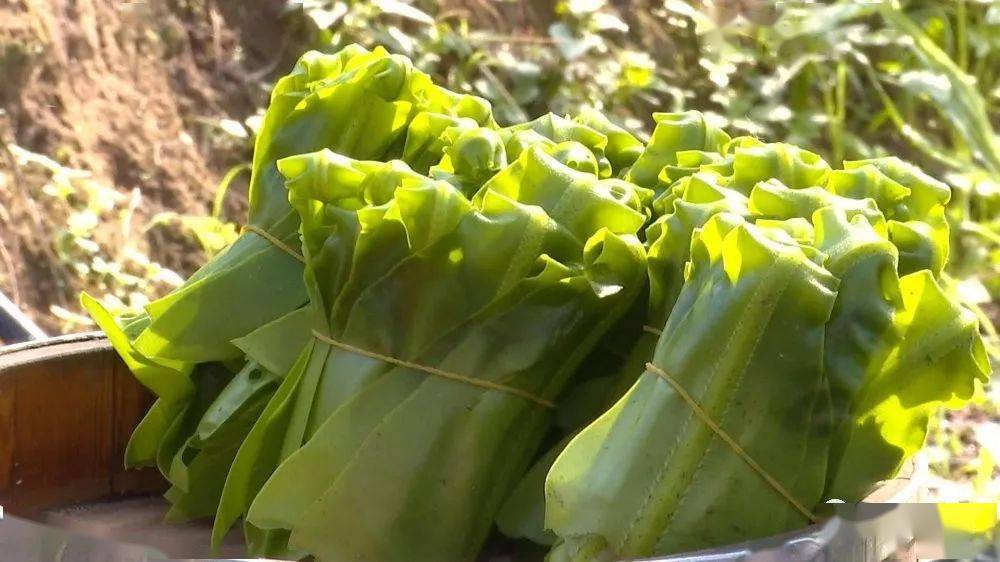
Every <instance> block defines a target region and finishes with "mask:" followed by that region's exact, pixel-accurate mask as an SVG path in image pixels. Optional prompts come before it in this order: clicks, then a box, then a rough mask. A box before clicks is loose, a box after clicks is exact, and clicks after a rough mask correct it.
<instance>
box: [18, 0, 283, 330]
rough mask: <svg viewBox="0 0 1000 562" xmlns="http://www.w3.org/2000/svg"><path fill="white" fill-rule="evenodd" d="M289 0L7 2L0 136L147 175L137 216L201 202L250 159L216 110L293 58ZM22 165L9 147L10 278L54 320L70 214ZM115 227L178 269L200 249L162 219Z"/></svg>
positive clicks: (114, 180)
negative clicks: (56, 255) (58, 256)
mask: <svg viewBox="0 0 1000 562" xmlns="http://www.w3.org/2000/svg"><path fill="white" fill-rule="evenodd" d="M283 4H284V3H283V2H282V1H280V0H278V1H243V0H228V1H227V0H219V1H205V0H190V1H179V0H177V1H173V0H167V1H150V2H118V1H110V0H13V1H8V2H6V3H0V77H2V78H3V79H2V80H0V109H2V111H3V114H2V115H0V135H2V139H3V141H4V142H5V143H14V144H16V145H18V146H21V147H24V148H26V149H28V150H31V151H33V152H37V153H40V154H44V155H47V156H50V157H52V158H54V159H56V160H57V161H59V162H60V163H62V164H65V165H68V166H72V167H74V168H81V169H83V170H88V171H90V172H91V173H92V175H93V177H94V179H95V180H97V181H99V182H104V183H106V184H109V185H113V186H115V187H116V188H117V189H118V190H119V191H121V192H122V193H128V192H129V191H130V190H132V189H133V188H136V187H138V188H139V189H140V190H141V192H142V196H143V204H142V206H141V208H139V209H138V211H137V217H136V220H135V221H134V222H135V223H136V224H143V223H144V219H146V218H148V217H149V216H152V215H153V214H154V213H156V212H158V211H161V210H164V209H169V210H173V211H177V212H180V213H194V214H204V213H206V212H207V210H208V207H209V205H210V203H211V200H212V198H213V196H214V190H215V186H216V185H217V183H218V181H219V178H220V177H221V176H222V174H223V173H224V172H225V171H226V170H227V169H228V168H230V167H231V166H232V165H234V164H237V163H240V162H243V161H246V160H247V159H248V158H249V151H248V147H247V143H246V142H236V141H234V139H233V138H232V137H230V136H228V135H225V134H223V133H221V131H220V130H219V128H218V125H217V123H218V122H219V119H221V118H229V119H234V120H237V121H240V120H242V119H244V118H245V117H247V116H248V115H250V114H251V113H253V111H254V110H255V108H258V107H260V106H261V105H263V104H264V102H265V101H266V89H265V84H266V79H267V78H268V77H269V76H271V75H273V74H274V73H275V72H278V71H281V70H284V66H287V65H289V64H291V59H290V57H291V56H293V55H289V54H286V53H289V52H290V51H291V49H288V48H287V47H288V45H287V44H286V43H287V39H285V37H287V36H288V33H287V30H286V29H285V26H284V24H283V22H284V21H285V20H284V19H283V18H282V17H281V9H282V5H283ZM276 22H278V23H277V24H276ZM13 167H14V166H13V159H12V157H11V155H10V154H7V153H6V151H4V153H0V172H2V171H3V170H6V171H7V172H8V174H9V175H10V177H12V178H13V182H12V183H13V184H14V185H5V186H3V189H0V241H2V245H0V258H3V259H2V260H0V289H2V290H3V291H4V292H5V293H6V294H8V295H10V296H12V298H14V299H15V300H17V301H18V302H19V304H20V305H21V306H22V308H25V309H26V310H28V311H29V313H31V314H32V315H33V316H34V317H35V318H37V319H38V321H39V323H40V324H42V325H43V327H45V328H48V329H50V330H53V329H54V327H55V325H54V323H53V322H52V321H51V320H50V319H49V318H48V316H49V315H48V307H49V304H51V303H53V302H55V303H60V302H67V301H71V300H73V299H75V293H76V291H77V290H78V289H79V287H73V286H70V285H72V282H71V281H67V279H66V278H65V277H66V276H63V275H60V273H59V271H58V269H59V268H58V267H53V266H52V264H51V263H50V262H51V261H52V259H53V256H52V249H51V248H50V246H51V244H52V242H51V241H52V239H53V237H54V236H56V235H57V231H58V229H59V228H60V227H61V225H60V224H56V223H57V222H58V219H59V218H58V217H52V216H48V215H47V212H46V209H45V208H44V205H40V204H39V203H38V202H37V201H38V200H39V199H44V198H42V197H40V196H39V194H38V193H37V190H38V189H40V184H41V183H43V182H42V181H36V180H37V179H36V178H32V177H30V176H29V177H24V176H25V174H24V173H20V174H19V173H17V172H18V171H17V170H13V169H12V168H13ZM7 183H11V182H7ZM240 197H241V196H240V194H239V193H238V190H237V193H236V194H234V197H233V199H234V202H231V203H232V204H234V205H235V206H237V207H238V206H239V199H240ZM116 235H125V236H140V237H157V238H156V239H152V240H145V243H146V246H147V247H149V248H152V257H153V258H154V259H156V260H158V261H160V262H161V263H162V264H163V265H165V266H167V267H169V268H172V269H175V270H177V271H178V272H180V273H182V274H183V273H189V272H190V270H191V269H192V268H193V267H195V266H196V265H197V263H198V262H199V261H200V260H201V257H200V255H198V253H197V251H191V249H190V248H185V247H184V244H188V243H187V242H184V241H183V238H182V237H180V236H178V237H177V239H176V240H172V239H164V238H167V237H171V238H172V235H171V234H170V233H169V231H167V230H166V229H154V230H151V231H149V232H148V233H143V232H142V231H141V230H138V231H137V232H128V233H108V236H116ZM150 242H152V243H150ZM11 270H13V272H12V271H11ZM12 273H13V275H12ZM53 292H55V293H57V294H56V295H55V297H56V298H53Z"/></svg>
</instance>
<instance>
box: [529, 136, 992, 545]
mask: <svg viewBox="0 0 1000 562" xmlns="http://www.w3.org/2000/svg"><path fill="white" fill-rule="evenodd" d="M654 138H655V135H654ZM704 160H705V161H707V162H709V163H708V164H706V165H704V166H701V167H699V171H697V172H694V173H693V174H692V175H683V176H681V177H680V178H679V179H677V180H676V181H675V182H673V183H672V184H671V185H670V186H669V187H668V188H667V189H666V190H665V191H663V194H662V195H661V196H660V197H659V198H658V200H657V202H654V207H655V206H657V204H659V205H660V208H662V209H663V210H664V212H665V213H666V214H664V215H663V216H661V217H660V218H658V219H657V220H656V221H655V222H654V223H653V225H652V226H651V227H650V228H649V229H648V230H647V239H648V240H649V241H650V242H649V245H650V251H649V260H648V262H649V274H650V283H651V293H650V301H649V303H650V315H649V321H650V322H655V321H657V320H659V321H660V323H656V324H652V325H651V327H650V328H651V329H650V331H652V332H655V333H661V335H660V337H659V339H658V342H657V343H656V347H655V351H652V352H651V353H650V349H649V348H648V347H646V346H644V345H643V344H644V343H648V341H647V342H643V340H639V342H638V343H637V345H636V348H635V349H634V351H635V353H637V354H639V355H640V357H641V356H643V355H644V356H646V357H647V358H648V359H647V360H649V361H650V362H649V363H648V364H647V365H646V366H645V367H644V368H641V367H640V368H636V364H637V363H639V361H641V358H639V357H633V358H630V360H629V361H627V362H626V363H625V368H624V370H623V372H622V374H621V376H622V377H624V378H625V380H635V378H634V377H635V376H639V378H638V380H637V381H636V382H635V384H633V385H632V386H631V388H628V390H627V392H625V394H624V396H622V397H621V398H620V399H619V400H618V401H617V402H616V403H615V404H614V405H613V406H612V407H611V408H610V409H608V410H607V411H606V412H604V413H603V414H601V416H600V417H599V418H598V419H597V420H596V421H594V422H593V423H591V424H590V425H588V426H587V427H585V428H584V429H583V430H582V431H581V432H580V433H579V434H578V435H577V436H576V437H575V438H574V439H573V440H572V441H570V442H569V444H568V445H567V446H566V448H565V450H564V451H562V453H560V454H559V456H558V457H557V458H556V459H555V461H554V463H553V465H552V467H551V469H550V470H549V471H548V475H547V480H546V483H545V526H546V527H547V528H549V529H552V530H553V531H554V532H555V534H556V536H557V537H558V543H557V545H556V547H555V549H554V550H553V552H552V554H551V555H550V559H551V560H554V561H559V560H567V561H568V560H573V561H583V560H606V559H620V558H633V557H642V556H648V555H652V554H665V553H674V552H681V551H685V550H694V549H698V548H704V547H707V546H712V545H718V544H725V543H731V542H737V541H741V540H746V539H749V538H756V537H761V536H767V535H770V534H775V533H778V532H781V531H785V530H789V529H793V528H796V527H800V526H803V525H805V524H807V523H809V522H810V520H814V519H815V512H816V511H818V510H819V509H821V504H822V503H824V502H825V501H827V500H829V499H842V500H847V501H858V500H860V499H862V498H863V497H864V496H865V495H867V493H868V492H870V490H871V488H872V487H873V486H874V485H875V484H877V483H878V482H879V481H882V480H885V479H889V478H891V477H892V476H893V475H894V474H895V473H896V472H897V471H898V470H899V468H900V467H901V465H902V464H903V462H904V461H905V459H906V458H908V457H909V456H910V455H912V454H913V453H915V452H916V450H917V449H918V448H919V447H921V446H922V444H923V441H924V438H925V436H926V430H927V422H928V416H929V415H930V414H931V413H932V412H933V411H934V410H935V408H937V407H939V406H940V405H942V404H947V405H950V406H959V405H961V404H962V403H963V402H964V401H967V400H968V399H970V398H971V397H972V395H973V393H974V391H975V388H976V384H977V382H980V381H985V380H986V378H987V376H988V373H989V365H988V363H987V360H986V356H985V352H984V349H983V345H982V341H981V340H980V337H979V334H978V329H977V322H976V319H975V316H974V315H973V314H972V313H971V312H969V311H967V310H965V309H963V308H962V307H960V306H959V305H958V304H957V303H956V302H955V300H954V298H953V297H950V296H949V295H947V294H946V293H945V291H944V290H943V289H942V287H941V284H940V275H941V270H942V267H943V265H944V261H945V260H946V256H947V249H948V244H947V241H948V232H947V223H945V222H944V221H943V205H944V203H946V202H947V200H948V196H949V192H948V189H947V187H946V186H944V185H943V184H941V183H940V182H937V181H936V180H933V179H932V178H929V177H928V176H926V175H924V174H922V173H921V172H920V171H919V170H917V169H915V168H913V167H911V166H909V165H906V164H905V163H903V162H901V161H899V160H896V159H883V160H872V161H862V162H848V163H846V164H845V168H844V169H843V170H832V169H830V168H829V167H828V166H827V165H826V164H825V163H824V162H823V161H822V160H820V159H818V157H816V156H815V155H813V154H811V153H807V152H805V151H802V150H801V149H797V148H795V147H791V146H787V145H781V144H763V143H760V142H759V141H755V140H753V139H734V140H732V141H730V142H729V143H728V146H725V147H724V148H723V149H722V151H721V153H720V154H718V155H716V156H714V157H710V158H704ZM640 161H641V159H640ZM666 172H667V168H664V173H663V174H661V179H662V176H663V175H665V174H666ZM671 173H676V172H671ZM705 185H711V186H712V187H711V189H710V190H709V189H706V188H705V187H698V186H705ZM693 188H696V189H694V190H693ZM692 203H694V205H692ZM697 211H701V212H700V213H699V212H697ZM706 218H707V222H706ZM678 225H688V228H683V227H680V226H678ZM688 243H689V244H690V254H689V257H688V254H686V252H685V251H684V250H683V249H682V248H685V244H688ZM666 244H669V245H672V246H674V249H673V250H671V251H667V252H663V251H662V246H663V245H666ZM661 255H665V256H669V257H668V258H667V262H666V263H672V261H671V258H679V259H681V260H688V261H687V263H686V265H685V269H684V272H683V275H680V274H679V273H678V271H677V269H676V268H675V267H667V268H663V267H658V265H659V264H662V263H664V262H662V261H661V259H662V258H660V257H658V256H661ZM664 305H665V306H664ZM762 514H766V516H762Z"/></svg>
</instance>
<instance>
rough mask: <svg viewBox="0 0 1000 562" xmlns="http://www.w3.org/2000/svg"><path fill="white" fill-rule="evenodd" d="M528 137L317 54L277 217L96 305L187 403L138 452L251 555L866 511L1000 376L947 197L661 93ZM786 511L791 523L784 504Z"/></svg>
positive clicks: (267, 215)
mask: <svg viewBox="0 0 1000 562" xmlns="http://www.w3.org/2000/svg"><path fill="white" fill-rule="evenodd" d="M654 119H655V121H656V123H657V127H656V129H655V131H654V133H653V135H652V137H651V139H650V140H649V142H648V143H643V142H641V141H640V140H638V139H637V138H636V137H635V136H633V135H631V134H630V133H629V132H628V131H626V130H624V129H622V128H621V127H619V126H617V125H615V124H613V123H612V122H611V121H610V120H608V119H607V118H606V117H604V116H603V115H601V114H599V113H596V112H589V113H586V114H583V115H580V116H577V117H575V118H570V117H560V116H556V115H546V116H543V117H541V118H539V119H536V120H534V121H530V122H525V123H520V124H516V125H513V126H510V127H504V128H501V127H499V126H498V125H497V124H496V122H495V121H494V119H493V117H492V114H491V110H490V106H489V104H487V103H486V102H484V101H483V100H481V99H478V98H475V97H472V96H467V95H461V94H457V93H454V92H450V91H447V90H444V89H442V88H440V87H438V86H435V85H434V84H433V83H432V82H431V81H430V79H429V78H428V77H427V76H426V75H424V74H422V73H421V72H419V71H417V70H414V69H413V67H412V65H411V64H410V62H409V61H408V60H407V59H405V58H402V57H397V56H391V55H389V54H388V53H386V52H385V51H383V50H375V51H373V52H369V51H366V50H364V49H361V48H359V47H353V46H352V47H348V48H346V49H344V50H343V51H341V52H339V53H336V54H333V55H320V54H316V53H309V54H306V55H305V56H304V57H303V59H302V60H301V61H300V62H299V64H298V65H297V66H296V68H295V70H293V72H292V73H291V74H290V75H288V76H286V77H285V78H283V79H282V80H281V81H280V82H279V83H278V84H277V86H276V88H275V92H274V94H273V96H272V102H271V106H270V108H269V109H268V112H267V115H266V116H265V119H264V126H263V128H262V130H261V134H260V136H259V138H258V140H257V145H256V147H255V153H254V164H253V175H252V178H251V187H250V189H251V206H250V213H249V217H248V220H247V224H248V226H247V228H246V229H245V230H244V231H243V233H242V234H241V236H240V237H239V238H238V239H237V240H236V242H235V243H234V244H233V245H232V246H231V247H229V248H228V249H227V250H225V251H224V252H222V253H220V254H219V255H217V256H216V257H215V258H214V259H213V260H212V261H210V262H209V263H207V264H206V265H205V266H204V267H203V268H202V269H201V270H199V271H198V272H197V273H196V274H194V275H193V276H192V277H191V279H189V280H188V281H187V282H186V283H185V284H184V285H183V286H182V287H180V288H179V289H178V290H177V291H175V292H174V293H172V294H170V295H168V296H167V297H165V298H163V299H160V300H158V301H155V302H153V303H152V304H150V306H149V307H148V308H147V313H146V314H144V315H142V316H140V317H136V318H125V319H116V318H113V317H112V316H111V315H110V314H108V313H107V312H106V311H105V310H104V309H102V308H101V307H100V305H99V304H98V303H97V302H96V301H95V300H93V299H91V298H90V297H88V296H86V295H84V297H83V301H84V304H85V306H86V307H87V309H88V310H89V311H90V312H91V314H92V315H93V317H94V318H95V320H96V321H97V322H98V323H99V324H100V325H101V327H102V328H103V329H104V330H105V331H106V332H107V334H108V336H109V339H110V340H111V342H112V344H113V345H114V346H115V348H116V350H117V351H118V352H119V353H120V354H121V355H122V357H123V358H124V360H125V361H126V363H127V364H128V365H129V367H130V368H131V369H132V370H133V372H134V373H135V375H136V377H137V378H138V379H139V380H140V381H141V382H142V383H143V384H144V385H145V386H147V387H148V388H149V389H150V390H151V391H152V392H153V393H154V394H155V395H156V396H157V401H156V402H155V404H154V405H153V406H152V408H151V409H150V411H149V413H148V414H147V415H146V417H145V418H144V419H143V421H142V422H141V424H140V425H139V427H137V428H136V430H135V433H134V435H133V436H132V439H131V441H130V443H129V447H128V450H127V453H126V455H127V458H126V462H127V463H128V464H129V465H130V466H142V465H156V466H157V467H158V468H159V470H160V471H161V472H162V473H163V475H164V476H165V477H166V479H167V480H168V481H169V483H170V485H171V486H170V489H169V491H168V492H167V493H166V497H167V499H168V500H169V501H170V503H171V505H172V508H171V511H170V512H169V515H168V517H169V518H171V519H174V520H188V519H194V518H202V517H212V516H214V518H215V527H214V531H213V541H214V542H215V544H218V543H219V541H221V540H222V538H223V537H224V536H225V535H226V533H227V532H228V531H229V530H230V529H231V528H232V526H233V525H234V524H236V523H237V522H238V521H240V520H242V521H243V531H244V535H245V537H246V541H247V545H248V550H249V551H250V552H251V553H252V554H255V555H263V556H269V557H285V558H300V557H304V556H309V555H311V556H314V557H315V558H316V559H318V560H326V561H341V560H345V561H346V560H358V559H364V560H380V561H390V562H391V561H396V560H398V561H403V560H406V561H412V560H417V561H419V560H428V561H430V560H434V561H442V560H444V561H447V560H455V561H458V560H469V559H473V558H474V557H475V556H476V553H477V552H478V551H479V550H480V548H481V547H482V545H483V543H484V541H485V540H486V538H487V536H488V535H489V533H490V531H491V529H492V528H493V524H494V521H495V520H496V521H497V522H498V524H499V527H500V529H501V531H503V532H504V533H506V534H508V535H509V536H513V537H527V538H531V539H533V540H536V541H538V542H543V543H546V544H553V543H554V544H555V547H554V550H553V551H552V554H551V557H552V559H553V560H581V561H583V560H603V559H606V558H609V557H617V558H622V557H635V556H646V555H653V554H660V553H668V552H676V551H681V550H685V549H693V548H700V547H706V546H712V545H716V544H719V543H724V542H730V541H736V540H744V539H748V538H754V537H758V536H762V535H766V534H770V533H775V532H779V531H782V530H785V529H788V528H792V527H795V526H798V525H801V524H804V523H805V522H807V521H808V519H809V517H810V516H811V515H812V513H813V511H816V510H817V506H819V505H820V504H821V503H822V502H824V501H825V500H828V499H831V498H839V499H845V500H854V499H859V498H860V497H862V496H863V495H864V494H865V493H866V492H867V491H868V490H869V489H870V488H871V487H872V486H873V485H875V484H876V483H877V482H878V481H881V480H884V479H886V478H890V477H892V476H893V475H894V474H895V472H896V471H897V470H899V468H900V466H901V465H902V463H903V462H904V461H905V460H906V458H907V457H908V456H909V455H912V454H913V452H914V451H915V450H916V448H917V447H919V446H920V445H921V443H922V441H923V437H924V435H925V433H926V426H927V419H928V416H929V414H930V413H931V412H932V411H933V409H934V408H936V407H938V406H940V405H941V404H945V405H948V406H955V405H960V404H961V403H963V401H966V400H968V399H969V398H970V397H971V396H972V393H973V391H974V389H975V387H976V384H977V381H981V380H985V378H986V373H987V372H988V365H987V364H986V359H985V356H984V352H983V347H982V342H981V341H980V339H979V335H978V331H977V324H976V319H975V316H974V315H972V314H971V313H969V312H968V311H966V310H964V309H962V308H961V307H960V306H959V305H958V304H956V301H955V299H954V298H953V297H952V296H951V295H950V294H948V293H947V292H945V291H944V290H943V289H942V288H941V280H942V268H943V267H944V265H945V263H946V261H947V257H948V251H949V232H948V228H949V227H948V223H947V222H946V221H945V220H944V210H943V209H944V207H943V206H944V204H945V203H947V201H948V198H949V196H950V192H949V190H948V188H947V187H946V186H945V185H944V184H942V183H940V182H938V181H936V180H934V179H933V178H930V177H928V176H926V175H925V174H923V173H922V172H920V171H919V170H918V169H916V168H914V167H912V166H910V165H908V164H905V163H903V162H901V161H899V160H896V159H881V160H872V161H859V162H847V163H845V165H844V168H843V169H841V170H834V169H831V168H830V166H829V165H827V164H826V162H824V161H823V160H822V159H821V158H820V157H819V156H817V155H815V154H812V153H810V152H808V151H806V150H803V149H800V148H797V147H794V146H790V145H786V144H780V143H779V144H766V143H763V142H761V141H759V140H756V139H753V138H748V137H739V138H735V139H734V138H730V136H729V135H728V134H727V133H725V132H724V131H722V130H720V129H718V128H716V127H714V126H712V125H711V124H710V123H709V122H708V121H707V120H706V118H705V117H704V116H703V115H701V114H699V113H696V112H688V113H678V114H656V115H654ZM762 513H763V514H766V515H767V516H766V517H762V516H761V515H762Z"/></svg>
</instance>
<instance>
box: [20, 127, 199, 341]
mask: <svg viewBox="0 0 1000 562" xmlns="http://www.w3.org/2000/svg"><path fill="white" fill-rule="evenodd" d="M5 149H6V150H7V151H9V153H10V154H11V155H12V157H13V160H14V163H13V165H14V166H16V167H17V168H18V170H17V174H16V175H17V177H19V178H26V177H30V178H37V179H38V181H37V182H32V183H33V184H35V183H37V185H33V186H32V188H36V187H37V188H38V189H37V192H35V191H34V190H32V192H29V193H28V194H27V195H28V196H30V197H33V198H35V201H34V204H35V205H37V207H38V208H40V209H42V210H44V213H45V215H46V218H47V220H46V224H47V225H49V226H51V227H52V229H53V231H52V232H51V233H42V232H36V233H35V234H36V235H37V236H43V237H44V236H46V235H49V236H50V237H51V240H43V241H42V243H44V244H51V248H52V250H53V251H54V254H55V256H56V258H57V261H58V264H56V265H58V267H59V268H61V269H62V270H63V271H64V273H65V275H64V276H65V277H66V278H67V279H68V280H69V282H70V285H71V288H70V291H71V292H72V293H73V294H76V293H77V292H78V291H80V290H82V289H86V290H87V291H91V292H93V293H95V294H99V295H102V297H101V300H102V303H103V304H104V306H106V307H107V308H108V310H111V311H114V313H115V314H132V313H137V312H139V311H141V310H142V309H143V307H145V306H146V304H148V303H149V299H150V298H151V297H153V296H155V295H157V294H162V293H164V292H165V291H167V290H169V289H171V288H174V287H176V286H178V285H180V284H181V283H182V282H183V279H182V278H181V277H180V276H179V275H178V274H177V273H175V272H174V271H171V270H170V269H167V268H165V267H163V266H161V265H160V264H159V263H157V262H155V261H154V260H152V259H150V257H149V255H148V254H147V253H146V252H144V251H143V250H142V249H141V247H140V246H139V244H138V240H139V239H138V238H137V237H136V236H135V232H134V231H135V229H136V225H135V224H134V223H135V220H136V211H137V210H138V209H139V208H140V206H141V205H142V193H141V191H140V190H139V189H138V188H135V189H133V190H131V192H130V193H129V194H128V195H126V194H123V193H121V192H120V191H118V190H117V189H115V188H114V187H112V186H110V185H107V184H104V183H101V182H98V181H95V180H94V179H93V178H92V177H91V175H90V174H89V173H88V172H86V171H84V170H78V169H75V168H71V167H68V166H64V165H62V164H60V163H59V162H57V161H55V160H53V159H51V158H49V157H47V156H44V155H42V154H37V153H34V152H31V151H29V150H26V149H24V148H22V147H20V146H17V145H13V144H8V145H6V147H5ZM21 187H25V186H21ZM69 302H75V301H68V302H67V306H61V305H52V306H51V309H50V310H51V312H52V314H53V315H54V316H55V317H56V318H58V319H59V321H60V324H61V328H62V329H63V331H65V332H71V331H76V330H78V329H79V328H80V327H86V326H92V325H93V322H92V321H91V320H90V319H89V318H88V317H87V316H85V315H83V314H81V313H80V311H79V310H78V308H76V307H75V306H74V305H73V304H69Z"/></svg>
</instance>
